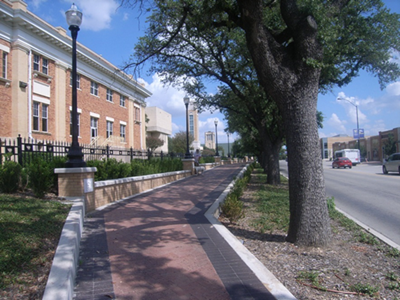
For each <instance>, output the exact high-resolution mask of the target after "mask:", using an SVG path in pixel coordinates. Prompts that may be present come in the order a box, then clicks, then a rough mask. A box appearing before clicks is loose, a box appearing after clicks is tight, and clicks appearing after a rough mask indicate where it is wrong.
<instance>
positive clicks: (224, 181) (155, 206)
mask: <svg viewBox="0 0 400 300" xmlns="http://www.w3.org/2000/svg"><path fill="white" fill-rule="evenodd" d="M243 167H244V165H243V164H233V165H225V166H220V167H217V168H214V169H212V170H209V171H207V172H205V173H204V175H200V176H192V177H189V178H186V179H183V180H180V181H177V182H174V183H172V184H169V185H166V186H164V187H162V188H159V189H155V190H152V191H150V192H146V193H143V194H141V195H139V196H136V197H132V198H130V199H128V200H126V201H122V202H118V203H116V204H114V205H110V206H108V207H106V208H104V209H103V210H98V211H96V212H95V213H93V214H91V215H90V216H89V217H88V218H86V220H85V228H84V233H83V236H82V240H81V247H80V257H79V266H78V271H77V278H76V287H75V291H74V292H75V298H74V299H76V300H80V299H85V300H89V299H135V300H136V299H140V300H142V299H171V300H172V299H174V300H176V299H202V300H204V299H217V300H220V299H221V300H223V299H267V300H268V299H279V298H280V299H289V298H285V297H279V295H278V297H277V295H272V294H271V292H270V291H269V290H268V289H267V288H266V287H265V285H263V284H262V282H261V281H260V280H259V279H258V277H257V276H256V275H255V274H254V272H253V271H252V270H251V269H250V268H249V267H248V266H247V265H246V263H245V262H244V261H243V260H242V259H241V258H240V257H239V255H238V254H237V252H236V251H235V250H234V249H233V248H232V247H231V246H230V245H229V244H228V243H227V242H226V240H225V239H224V238H223V237H222V236H221V234H220V233H219V232H218V231H217V230H216V228H215V226H213V225H212V224H211V223H210V222H209V221H208V219H207V218H206V217H205V215H204V214H205V212H206V211H207V209H208V208H209V207H210V206H211V205H212V204H213V203H214V202H215V201H216V200H217V198H218V197H219V196H220V195H221V193H222V192H223V191H224V190H225V188H226V187H227V186H228V185H229V184H230V183H231V181H232V180H233V179H234V178H235V177H236V176H237V175H238V174H239V172H240V171H241V169H242V168H243ZM283 294H284V293H283ZM281 296H282V295H281Z"/></svg>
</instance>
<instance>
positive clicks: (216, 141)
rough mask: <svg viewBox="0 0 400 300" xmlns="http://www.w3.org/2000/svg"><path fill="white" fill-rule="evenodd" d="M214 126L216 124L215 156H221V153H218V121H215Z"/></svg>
mask: <svg viewBox="0 0 400 300" xmlns="http://www.w3.org/2000/svg"><path fill="white" fill-rule="evenodd" d="M214 124H215V148H216V150H215V156H219V153H218V134H217V133H218V131H217V125H218V119H215V120H214Z"/></svg>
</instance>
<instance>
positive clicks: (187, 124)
mask: <svg viewBox="0 0 400 300" xmlns="http://www.w3.org/2000/svg"><path fill="white" fill-rule="evenodd" d="M183 102H184V103H185V106H186V154H185V158H187V159H188V158H192V154H190V152H189V114H188V109H189V108H188V107H189V102H190V99H189V97H188V96H185V97H184V98H183Z"/></svg>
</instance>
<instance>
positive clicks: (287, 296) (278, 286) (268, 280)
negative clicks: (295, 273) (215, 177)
mask: <svg viewBox="0 0 400 300" xmlns="http://www.w3.org/2000/svg"><path fill="white" fill-rule="evenodd" d="M247 167H248V165H247V166H245V167H244V168H243V169H242V171H240V173H239V175H238V176H237V179H240V178H242V177H243V174H244V172H245V171H246V169H247ZM237 179H235V180H233V181H232V182H231V183H230V184H229V185H228V187H227V188H226V189H225V190H224V191H223V192H222V194H221V195H220V196H219V197H218V199H217V200H216V201H215V202H214V204H213V205H212V206H211V207H210V208H209V209H208V210H207V212H206V214H205V216H206V218H207V219H208V221H209V222H210V223H211V224H212V226H213V227H215V229H216V230H217V231H218V232H219V234H220V235H221V236H222V237H223V238H224V239H225V241H226V242H227V243H228V244H229V245H230V246H231V247H232V249H234V250H235V251H236V253H237V254H238V255H239V257H240V258H241V259H242V260H243V262H244V263H245V264H246V265H247V266H248V267H249V268H250V269H251V270H252V271H253V272H254V274H255V275H256V276H257V278H258V279H259V280H260V281H261V282H262V284H263V285H264V286H265V287H266V288H267V289H268V290H269V291H270V293H271V294H272V295H273V296H274V297H275V298H276V299H277V300H296V298H295V297H294V296H293V295H292V293H290V292H289V290H288V289H287V288H286V287H285V286H284V285H283V284H282V283H281V282H280V281H279V280H278V279H276V277H275V276H274V275H273V274H272V273H271V272H270V271H269V270H268V269H267V268H266V267H265V266H264V264H262V263H261V262H260V261H259V260H258V259H257V258H256V257H255V256H254V255H253V253H251V252H250V251H249V250H248V249H247V248H246V247H245V246H244V245H243V244H242V243H241V242H240V241H239V240H238V239H237V238H236V237H235V236H234V235H233V234H232V233H231V232H230V231H229V230H228V229H227V228H226V227H225V226H224V225H222V224H221V223H220V222H219V221H218V217H219V215H220V213H221V210H220V203H223V202H224V200H225V198H226V196H227V195H228V194H229V192H230V190H231V189H232V188H233V187H234V185H235V182H236V180H237Z"/></svg>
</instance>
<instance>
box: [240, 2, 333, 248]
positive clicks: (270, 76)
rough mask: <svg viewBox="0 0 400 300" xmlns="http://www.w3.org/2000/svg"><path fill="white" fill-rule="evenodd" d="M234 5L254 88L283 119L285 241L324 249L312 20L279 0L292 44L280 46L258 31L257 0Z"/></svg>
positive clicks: (326, 233)
mask: <svg viewBox="0 0 400 300" xmlns="http://www.w3.org/2000/svg"><path fill="white" fill-rule="evenodd" d="M237 2H238V4H239V7H240V10H241V15H242V27H243V29H244V30H245V32H246V40H247V46H248V48H249V51H250V53H251V56H252V60H253V62H254V66H255V68H256V71H257V76H258V79H259V81H260V84H261V85H262V86H263V88H264V90H265V92H266V94H267V95H268V96H269V97H270V98H271V99H272V100H273V101H275V102H276V104H277V106H278V107H279V109H280V111H281V112H282V115H283V119H284V124H285V125H284V126H285V132H286V139H287V146H288V155H289V178H290V180H289V194H290V196H289V198H290V225H289V232H288V236H287V240H288V241H290V242H293V243H296V244H299V245H307V246H325V245H327V244H328V242H329V240H330V225H329V215H328V209H327V204H326V197H325V183H324V177H323V170H322V160H321V155H320V153H319V146H318V129H317V122H316V111H317V100H318V83H319V75H320V70H319V69H317V68H315V67H312V66H309V65H307V61H308V60H310V59H312V60H316V61H318V60H319V59H320V58H321V57H322V48H321V47H320V46H319V44H318V43H317V39H316V36H317V35H316V33H317V31H316V30H317V28H316V24H315V21H314V19H313V18H312V17H311V16H302V15H301V14H300V12H299V11H298V10H297V6H296V1H294V0H281V11H282V17H283V19H284V20H285V21H286V23H287V26H288V29H289V30H291V31H292V34H293V40H294V41H293V42H292V44H291V45H289V46H287V45H281V44H279V43H278V42H277V41H276V40H275V39H274V37H273V36H272V34H271V33H270V32H269V31H268V30H267V29H266V27H264V24H263V9H264V7H263V1H262V0H254V1H248V0H237Z"/></svg>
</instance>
